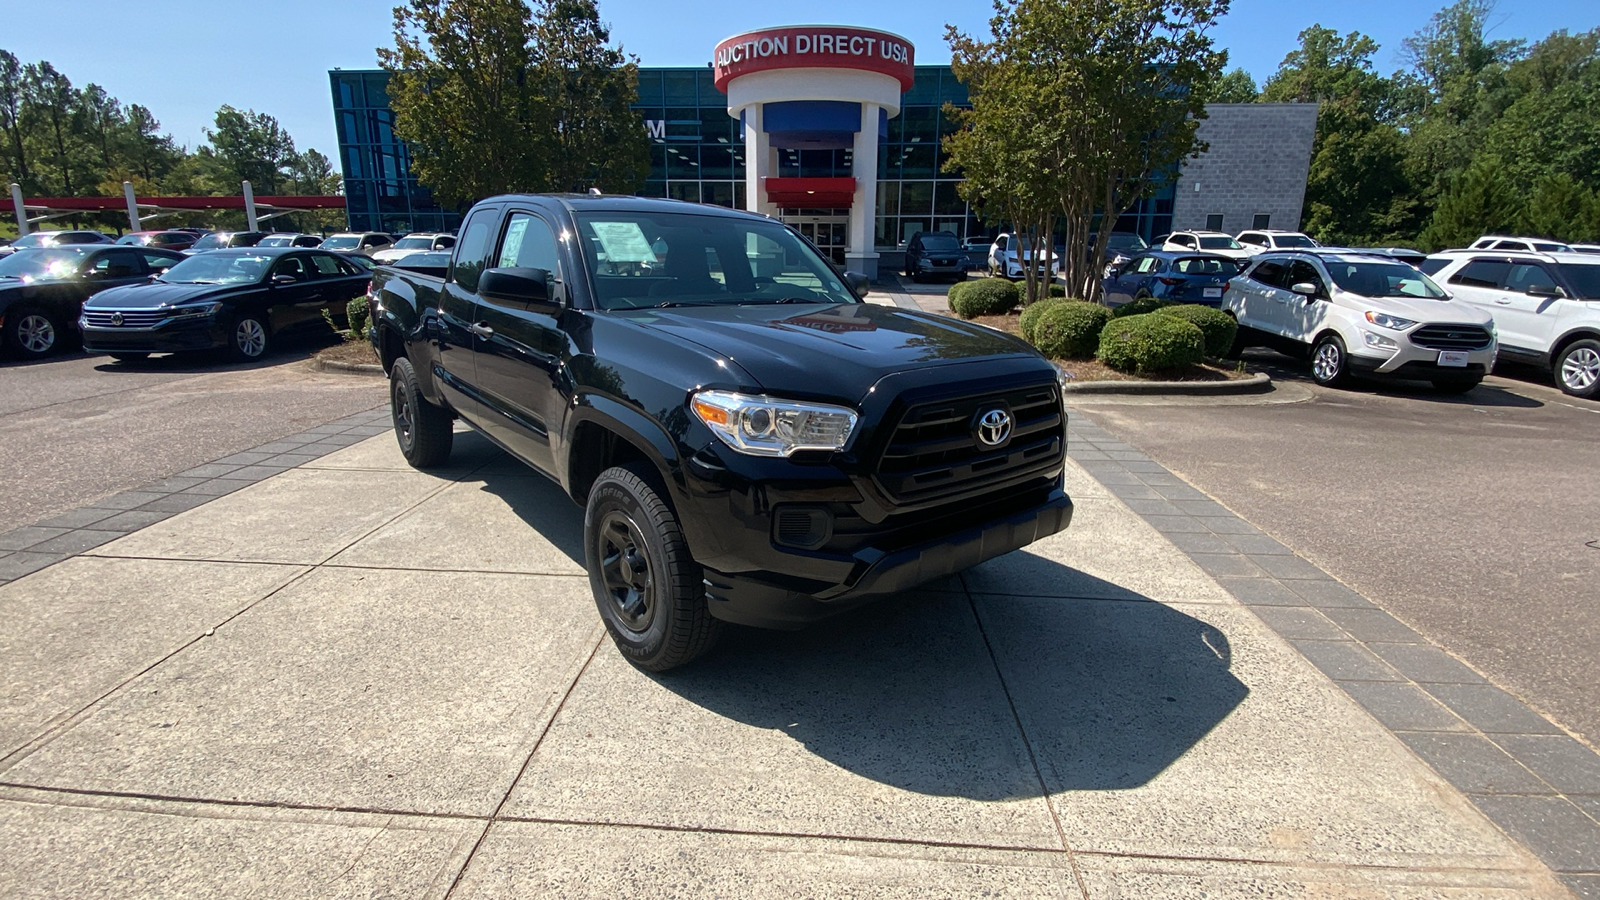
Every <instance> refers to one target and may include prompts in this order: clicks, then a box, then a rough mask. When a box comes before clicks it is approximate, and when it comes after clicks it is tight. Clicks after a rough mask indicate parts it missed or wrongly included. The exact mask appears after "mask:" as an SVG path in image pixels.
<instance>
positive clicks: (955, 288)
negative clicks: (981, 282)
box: [945, 281, 977, 310]
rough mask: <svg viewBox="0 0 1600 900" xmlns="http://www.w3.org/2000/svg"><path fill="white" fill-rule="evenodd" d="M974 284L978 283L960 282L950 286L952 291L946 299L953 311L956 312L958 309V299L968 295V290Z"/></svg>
mask: <svg viewBox="0 0 1600 900" xmlns="http://www.w3.org/2000/svg"><path fill="white" fill-rule="evenodd" d="M974 284H977V282H975V281H958V282H956V283H955V284H952V285H950V291H949V293H947V294H946V295H945V298H946V302H947V303H948V304H949V305H950V309H951V310H954V309H955V308H956V298H958V297H960V296H961V295H962V294H964V293H966V291H967V288H969V287H971V286H973V285H974Z"/></svg>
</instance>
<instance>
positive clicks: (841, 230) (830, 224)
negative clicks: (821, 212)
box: [783, 214, 850, 266]
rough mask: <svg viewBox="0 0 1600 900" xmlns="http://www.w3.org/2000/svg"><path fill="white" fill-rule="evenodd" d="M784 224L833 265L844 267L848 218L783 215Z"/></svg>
mask: <svg viewBox="0 0 1600 900" xmlns="http://www.w3.org/2000/svg"><path fill="white" fill-rule="evenodd" d="M783 222H784V224H786V225H788V226H790V227H792V228H793V229H794V230H795V231H798V232H800V234H801V235H803V236H804V237H805V239H806V240H808V241H810V242H811V243H812V244H814V245H815V246H816V248H817V249H818V250H820V251H822V255H823V256H826V257H827V258H829V259H831V260H833V263H834V265H836V266H843V265H844V254H845V250H847V249H849V246H850V217H849V216H807V215H787V214H786V215H784V216H783Z"/></svg>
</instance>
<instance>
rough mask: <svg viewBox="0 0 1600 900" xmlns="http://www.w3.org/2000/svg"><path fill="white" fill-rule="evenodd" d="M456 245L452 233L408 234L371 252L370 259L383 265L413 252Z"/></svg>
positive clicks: (397, 260)
mask: <svg viewBox="0 0 1600 900" xmlns="http://www.w3.org/2000/svg"><path fill="white" fill-rule="evenodd" d="M455 245H456V236H455V235H453V234H443V233H437V234H421V233H418V234H408V235H406V236H405V237H403V238H401V239H400V240H398V241H395V242H394V243H393V244H390V245H389V246H387V247H384V248H383V249H382V250H378V251H376V252H374V253H373V254H372V261H373V262H375V263H377V264H379V265H383V266H387V265H390V264H392V263H396V262H399V261H400V260H402V259H404V258H406V257H407V256H410V255H411V254H413V253H428V252H430V251H434V250H449V249H450V248H451V247H454V246H455Z"/></svg>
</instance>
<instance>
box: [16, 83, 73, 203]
mask: <svg viewBox="0 0 1600 900" xmlns="http://www.w3.org/2000/svg"><path fill="white" fill-rule="evenodd" d="M23 85H24V87H23V99H22V120H23V123H24V127H25V128H26V127H28V126H29V125H30V124H31V125H32V126H33V127H36V128H38V129H39V130H40V131H41V132H42V137H43V140H44V142H45V144H46V146H47V147H48V151H47V154H46V158H47V159H49V160H50V163H51V165H52V166H53V168H54V176H55V179H54V181H53V182H46V181H45V178H44V174H43V172H42V171H40V170H42V169H44V168H45V167H44V166H39V167H36V170H35V172H36V175H37V177H38V180H39V182H40V183H39V184H38V187H41V188H44V189H46V190H52V189H58V190H60V191H61V193H62V195H64V196H67V197H74V196H77V193H78V187H79V185H80V184H81V183H82V179H74V177H73V176H74V173H75V170H76V169H77V168H78V166H77V160H78V159H79V149H80V143H81V142H80V141H79V139H78V135H77V133H76V132H75V131H74V130H73V127H72V126H73V121H72V110H73V107H74V106H75V105H76V104H77V94H78V92H77V91H76V90H75V89H74V88H73V87H72V82H71V80H69V79H68V78H67V76H65V75H63V74H61V73H60V72H57V71H56V69H55V67H54V66H52V65H50V64H49V63H48V62H40V63H34V64H30V65H28V66H27V67H26V68H25V69H24V70H23Z"/></svg>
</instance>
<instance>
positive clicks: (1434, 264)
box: [1417, 259, 1450, 275]
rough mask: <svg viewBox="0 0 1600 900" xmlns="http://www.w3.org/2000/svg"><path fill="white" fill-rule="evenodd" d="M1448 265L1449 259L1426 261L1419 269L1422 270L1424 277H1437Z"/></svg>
mask: <svg viewBox="0 0 1600 900" xmlns="http://www.w3.org/2000/svg"><path fill="white" fill-rule="evenodd" d="M1448 265H1450V260H1448V259H1425V260H1423V261H1422V264H1421V265H1419V266H1417V268H1419V269H1421V270H1422V274H1424V275H1437V274H1439V272H1440V271H1441V270H1443V269H1444V267H1445V266H1448Z"/></svg>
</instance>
